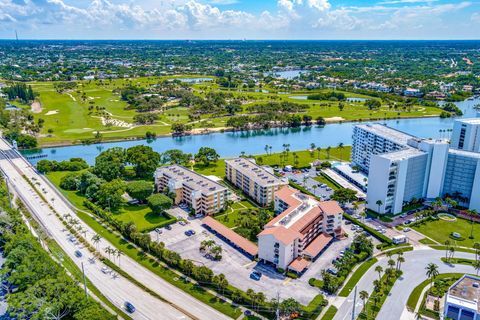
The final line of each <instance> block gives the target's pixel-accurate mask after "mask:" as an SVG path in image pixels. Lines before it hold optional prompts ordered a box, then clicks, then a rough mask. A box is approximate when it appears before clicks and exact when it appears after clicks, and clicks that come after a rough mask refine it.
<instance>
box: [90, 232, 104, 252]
mask: <svg viewBox="0 0 480 320" xmlns="http://www.w3.org/2000/svg"><path fill="white" fill-rule="evenodd" d="M101 239H102V237H101V236H100V235H99V234H98V233H96V234H94V235H93V237H92V241H93V244H94V245H95V247H97V250H98V243H99V242H100V240H101Z"/></svg>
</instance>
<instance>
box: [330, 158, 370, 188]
mask: <svg viewBox="0 0 480 320" xmlns="http://www.w3.org/2000/svg"><path fill="white" fill-rule="evenodd" d="M334 168H335V170H338V171H340V172H341V173H343V174H344V175H346V176H348V177H349V178H350V179H352V180H354V181H355V182H356V183H358V184H360V185H361V186H364V187H366V186H367V182H368V176H367V175H365V174H364V173H363V172H360V171H355V170H353V169H352V167H351V166H350V165H349V164H348V163H339V164H334ZM364 179H367V181H365V180H364Z"/></svg>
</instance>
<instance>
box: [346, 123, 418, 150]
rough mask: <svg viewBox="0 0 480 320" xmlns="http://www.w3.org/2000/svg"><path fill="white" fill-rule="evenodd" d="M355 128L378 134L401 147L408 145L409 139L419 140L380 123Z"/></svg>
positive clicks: (359, 125)
mask: <svg viewBox="0 0 480 320" xmlns="http://www.w3.org/2000/svg"><path fill="white" fill-rule="evenodd" d="M355 127H358V128H360V129H363V130H365V131H368V132H370V133H373V134H376V135H378V136H381V137H382V138H384V139H386V140H390V141H392V142H395V143H398V144H401V145H407V143H408V140H409V139H412V138H417V137H415V136H412V135H410V134H408V133H405V132H402V131H400V130H397V129H393V128H390V127H387V126H385V125H383V124H380V123H367V124H357V125H356V126H355Z"/></svg>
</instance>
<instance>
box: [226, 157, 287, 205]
mask: <svg viewBox="0 0 480 320" xmlns="http://www.w3.org/2000/svg"><path fill="white" fill-rule="evenodd" d="M225 176H226V178H227V180H228V181H230V182H231V183H232V184H234V185H235V186H236V187H237V188H239V189H241V190H242V191H243V192H244V193H245V194H247V195H248V196H249V197H250V198H252V199H253V200H254V201H255V202H256V203H257V204H259V205H260V206H262V207H266V206H268V205H270V204H271V203H272V202H273V199H274V198H273V197H274V193H275V191H277V190H279V189H280V188H282V187H283V186H285V185H288V182H287V181H286V180H284V179H280V178H278V177H277V176H275V175H274V174H273V173H271V172H269V171H267V170H266V169H265V168H263V167H261V166H259V165H257V164H256V163H255V162H254V161H253V160H250V159H245V158H235V159H230V160H225Z"/></svg>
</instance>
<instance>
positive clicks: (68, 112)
mask: <svg viewBox="0 0 480 320" xmlns="http://www.w3.org/2000/svg"><path fill="white" fill-rule="evenodd" d="M181 77H190V75H186V76H181ZM168 78H170V79H171V78H175V76H168V77H144V78H135V79H112V80H103V81H100V80H94V81H77V82H76V83H77V87H76V88H75V89H73V90H69V91H67V92H63V93H59V92H57V91H56V90H55V88H54V85H53V83H54V82H31V83H29V84H30V85H32V88H33V89H34V91H35V92H36V93H38V94H39V96H38V99H39V101H40V102H41V104H42V111H41V112H40V113H36V114H35V115H34V116H35V118H36V119H39V118H42V119H44V120H45V125H44V128H43V129H42V132H41V133H42V134H44V135H43V136H42V137H41V138H40V139H39V141H40V144H41V145H55V144H56V145H58V144H64V143H72V142H79V141H80V140H82V139H89V138H93V136H94V133H95V132H96V131H100V132H101V133H102V135H103V138H104V139H106V140H108V139H122V138H131V137H144V135H145V133H146V131H152V132H156V133H157V134H158V135H160V134H168V133H170V126H171V124H172V122H176V121H179V122H182V123H187V122H189V118H188V112H189V111H188V109H186V108H181V107H178V106H177V105H176V104H175V103H174V104H172V105H171V106H170V109H167V110H166V111H165V112H163V113H160V114H159V120H158V121H156V122H155V123H154V124H152V125H142V126H137V127H135V128H133V129H128V128H126V127H123V126H118V127H109V126H107V125H104V124H102V121H101V119H100V116H101V114H100V113H99V112H98V110H97V107H98V108H100V111H101V109H104V110H105V111H106V112H108V113H109V114H110V116H111V118H112V119H116V120H121V121H124V122H126V123H128V124H133V123H134V121H133V117H134V116H135V115H136V114H137V113H136V111H135V110H127V109H125V107H126V106H127V103H126V102H125V101H122V100H121V99H120V96H119V95H118V94H117V93H115V91H116V90H117V89H120V88H122V87H125V86H128V85H135V86H142V87H148V86H152V85H154V84H157V83H159V82H160V81H162V80H165V79H168ZM212 78H214V77H212ZM207 91H213V92H218V91H225V90H221V89H219V88H218V85H216V84H215V83H203V84H196V85H193V92H194V93H195V94H196V95H198V96H205V92H207ZM326 91H331V90H329V89H319V90H315V91H312V92H309V93H308V94H312V93H316V92H326ZM228 92H229V93H232V94H233V95H234V96H235V97H236V98H242V99H246V100H247V103H246V105H245V106H244V108H243V110H242V111H241V112H240V113H241V114H247V113H248V110H247V106H248V105H250V104H255V103H264V102H269V101H273V100H275V101H279V102H281V101H289V102H293V103H299V104H306V105H307V106H308V108H307V109H306V110H305V112H303V113H301V115H303V114H308V115H310V116H312V117H313V118H314V119H315V118H317V117H319V116H320V117H324V118H326V119H328V118H333V117H335V118H337V120H341V119H343V120H342V121H356V120H362V119H372V120H373V119H389V118H390V119H394V118H395V119H396V118H409V117H425V116H438V115H439V114H440V112H441V109H439V108H434V107H424V106H414V107H412V109H411V110H410V111H406V110H393V109H389V108H388V106H386V105H383V106H382V107H381V108H380V109H379V110H368V108H367V107H366V106H365V105H364V104H363V103H361V102H343V105H344V109H343V110H342V111H340V109H339V108H338V105H339V102H333V101H317V100H298V99H291V98H289V97H290V96H291V95H295V94H297V95H298V94H305V93H303V92H301V91H300V92H293V93H292V94H291V95H282V94H278V93H276V92H269V93H262V92H249V91H242V90H237V89H235V90H228ZM346 95H347V96H349V97H353V96H355V97H363V98H368V99H377V98H373V97H368V96H362V95H359V94H354V93H348V92H346ZM21 107H25V108H29V106H21ZM92 108H93V109H92ZM89 109H90V110H89ZM227 120H228V116H223V117H213V116H212V115H210V114H209V115H203V116H202V117H201V121H200V122H196V123H193V126H194V127H195V128H204V127H208V126H213V127H217V128H219V127H226V122H227ZM49 129H51V130H53V133H52V134H51V135H47V133H48V130H49Z"/></svg>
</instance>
